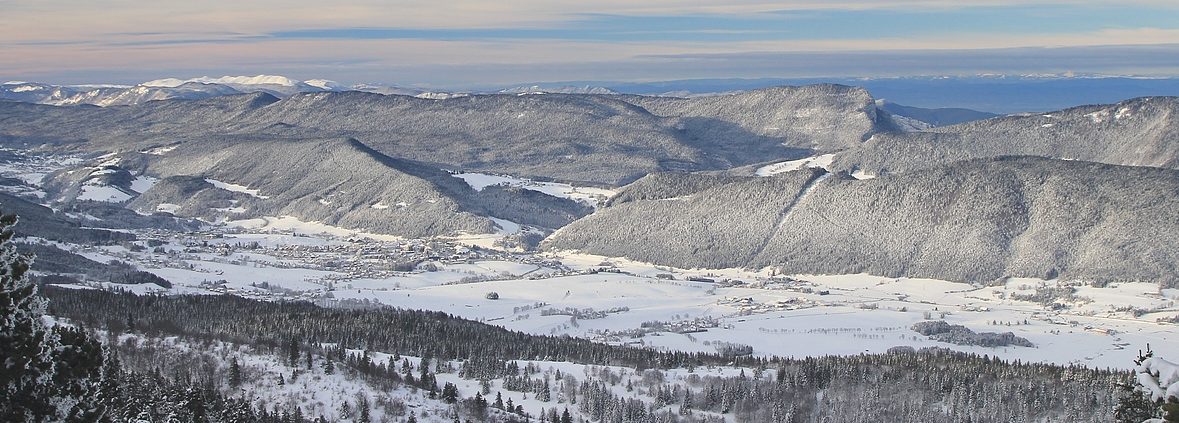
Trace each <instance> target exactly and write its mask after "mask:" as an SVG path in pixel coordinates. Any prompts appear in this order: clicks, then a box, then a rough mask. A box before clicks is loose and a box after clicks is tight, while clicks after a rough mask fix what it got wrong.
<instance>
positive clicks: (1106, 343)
mask: <svg viewBox="0 0 1179 423" xmlns="http://www.w3.org/2000/svg"><path fill="white" fill-rule="evenodd" d="M269 230H271V231H270V232H265V231H261V230H248V229H247V230H243V229H240V228H230V229H226V228H220V229H218V228H213V229H211V230H210V231H209V232H207V233H196V234H177V233H166V232H160V231H153V232H151V233H144V234H140V239H141V241H136V242H137V243H139V244H144V245H142V247H143V248H136V247H135V246H134V245H124V246H108V247H93V246H80V245H66V244H58V246H59V247H62V248H64V249H67V250H72V251H74V252H76V253H78V254H81V255H83V256H85V257H88V258H90V259H92V260H95V261H99V262H103V263H106V262H109V261H111V260H121V261H125V262H129V263H134V264H135V265H136V266H138V267H139V268H141V269H142V270H146V271H149V272H151V273H154V274H156V275H159V276H161V277H163V278H165V279H167V280H169V281H171V282H172V283H173V287H171V288H170V289H164V288H161V287H158V286H155V285H132V286H127V285H121V286H119V288H123V289H130V290H132V291H137V292H156V291H166V292H173V293H232V294H236V295H242V296H247V297H253V298H264V299H302V300H308V301H313V302H316V303H319V304H321V305H325V306H341V307H357V306H371V305H374V304H384V305H389V306H394V307H401V308H410V309H426V310H438V311H445V312H447V313H451V314H454V315H457V316H461V317H464V318H469V319H473V320H478V321H482V322H486V323H489V324H494V325H499V326H502V327H505V328H509V329H513V330H518V331H523V332H527V333H533V334H541V335H554V334H567V335H570V336H577V337H584V338H588V339H593V340H597V341H602V342H609V343H614V344H631V345H641V346H648V347H654V348H660V349H668V350H683V351H704V352H714V351H716V348H717V346H718V345H726V344H728V343H733V344H741V345H748V346H750V347H752V349H753V352H754V354H756V355H764V356H789V357H802V356H816V355H827V354H839V355H846V354H858V353H864V352H870V353H878V352H884V351H886V350H888V349H889V348H891V347H895V346H901V345H908V346H913V347H916V348H921V347H930V346H940V347H946V348H952V349H956V350H961V351H969V352H976V353H979V354H988V355H992V356H998V357H1002V358H1007V359H1020V360H1024V361H1037V362H1051V363H1059V364H1080V365H1085V366H1090V367H1098V368H1104V367H1112V368H1131V367H1132V366H1133V361H1132V360H1133V358H1134V357H1135V355H1136V354H1137V352H1138V350H1139V349H1143V348H1145V347H1146V344H1147V343H1149V344H1150V345H1151V347H1152V348H1154V349H1155V350H1160V351H1166V350H1176V349H1179V330H1177V329H1179V326H1176V324H1175V323H1168V322H1164V321H1160V320H1168V319H1170V320H1171V321H1174V319H1175V316H1177V315H1179V308H1177V307H1176V304H1175V301H1176V299H1179V290H1160V289H1159V288H1158V287H1157V286H1156V285H1153V284H1149V283H1120V284H1111V285H1109V286H1106V287H1101V288H1098V287H1091V286H1089V285H1087V284H1084V283H1081V282H1071V281H1057V280H1047V281H1045V280H1036V279H1011V280H1009V281H1007V283H1006V284H1005V285H1002V286H979V285H971V284H965V283H956V282H947V281H939V280H928V279H910V278H887V277H878V276H872V275H862V274H861V275H837V276H830V275H788V276H784V275H770V274H769V273H766V272H754V271H747V270H740V269H717V270H683V269H670V268H667V267H662V266H655V265H650V264H644V263H636V262H632V261H629V260H625V259H615V258H608V257H598V256H590V255H584V254H576V253H559V254H551V253H548V254H520V253H507V252H501V251H494V250H487V249H482V248H477V247H471V246H464V245H460V244H456V243H455V242H440V241H427V240H388V239H386V240H373V239H369V238H365V237H363V236H357V235H355V234H348V236H337V235H330V234H319V235H311V234H307V233H301V232H298V231H296V230H294V229H290V228H286V229H281V230H276V229H275V228H269ZM341 235H343V234H341ZM149 242H150V243H151V244H152V245H154V247H149V246H148V245H147V243H149ZM128 247H131V248H128ZM133 250H136V251H133ZM394 263H402V265H401V267H398V266H395V265H394ZM404 263H411V264H410V265H409V266H410V267H408V268H406V267H404V266H405V264H404ZM89 284H90V285H92V286H105V287H112V285H111V284H109V283H100V282H90V283H89ZM1059 287H1064V288H1063V290H1065V291H1069V292H1071V294H1069V295H1067V296H1064V297H1052V298H1049V299H1047V300H1043V299H1040V298H1039V297H1035V294H1036V292H1037V288H1040V289H1041V290H1043V291H1048V290H1047V288H1058V289H1057V291H1059V290H1060V289H1059ZM491 293H494V294H495V296H497V297H498V298H497V299H489V298H488V297H489V296H491V295H490V294H491ZM923 320H945V321H946V322H948V323H951V324H960V325H964V326H966V327H968V328H970V329H972V330H974V331H975V332H999V333H1003V332H1012V333H1014V334H1015V335H1017V336H1020V337H1024V338H1026V339H1028V340H1029V341H1031V342H1032V343H1033V344H1034V345H1035V347H1033V348H1028V347H1018V346H1007V347H997V348H989V347H981V346H963V345H954V344H949V343H944V342H938V341H933V340H930V339H928V338H927V337H925V336H922V335H920V334H918V333H917V332H915V331H913V330H911V329H910V327H911V326H912V325H913V324H914V323H917V322H920V321H923Z"/></svg>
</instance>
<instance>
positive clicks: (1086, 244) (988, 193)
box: [545, 157, 1179, 286]
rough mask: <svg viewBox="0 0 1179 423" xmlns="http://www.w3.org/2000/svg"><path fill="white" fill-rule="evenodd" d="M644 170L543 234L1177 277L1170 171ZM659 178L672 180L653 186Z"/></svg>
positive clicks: (859, 265)
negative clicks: (608, 197) (694, 175)
mask: <svg viewBox="0 0 1179 423" xmlns="http://www.w3.org/2000/svg"><path fill="white" fill-rule="evenodd" d="M825 173H826V172H824V171H822V170H819V169H810V170H799V171H795V172H786V173H782V174H780V175H776V176H772V177H760V178H759V177H746V178H736V177H730V178H727V179H713V180H712V182H711V183H705V184H700V185H699V187H700V188H701V189H698V190H696V191H692V190H689V189H684V188H685V187H690V186H691V184H687V183H685V182H683V181H681V180H682V179H684V178H676V177H670V178H663V179H662V180H663V181H666V183H665V184H660V183H659V182H658V181H657V180H655V179H652V182H644V181H645V180H647V179H648V178H644V180H640V181H639V182H638V183H636V184H635V185H637V187H636V188H635V189H639V190H641V192H642V194H641V195H635V194H632V193H631V192H630V191H631V190H632V188H631V187H626V188H623V189H622V190H621V191H620V192H619V194H618V195H617V196H616V197H615V198H614V199H613V200H612V201H611V202H610V205H609V206H608V207H605V208H603V209H600V210H599V211H598V212H596V213H594V214H593V215H590V216H589V217H586V218H583V219H581V220H578V221H577V222H574V223H573V224H571V225H569V226H566V227H564V228H562V229H561V230H560V231H558V232H556V233H555V234H554V235H553V236H551V237H550V238H549V239H548V240H546V241H545V245H547V247H548V248H550V249H554V250H566V249H574V250H582V251H586V252H590V253H594V254H600V255H605V256H625V257H630V258H633V259H637V260H642V261H646V262H652V263H658V264H665V265H672V266H677V267H682V268H694V267H701V268H725V267H747V268H753V269H762V268H766V267H774V268H778V269H781V272H785V273H816V274H843V273H859V272H866V273H870V274H875V275H885V276H910V277H930V278H937V279H944V280H955V281H974V282H983V283H986V282H991V281H994V280H996V279H998V278H1002V277H1007V276H1020V277H1041V278H1054V277H1057V276H1060V277H1063V278H1078V279H1082V280H1089V281H1101V282H1109V281H1124V280H1134V281H1146V282H1162V283H1165V284H1169V285H1171V286H1175V285H1179V280H1177V279H1176V271H1177V269H1176V268H1175V265H1174V263H1175V262H1177V261H1179V249H1177V248H1176V245H1179V224H1176V221H1175V219H1174V218H1173V216H1175V215H1176V213H1179V172H1177V171H1174V170H1168V169H1157V168H1144V167H1127V166H1110V165H1103V164H1096V163H1089V162H1080V161H1061V160H1050V159H1042V158H1030V157H1016V158H1002V159H994V160H975V161H970V162H961V163H954V164H949V165H943V166H940V167H935V168H932V169H928V170H923V171H915V172H909V173H904V174H897V175H891V176H882V177H879V178H875V179H868V180H856V179H853V178H851V177H850V176H846V175H844V176H839V177H828V178H821V176H820V175H823V174H825ZM661 185H662V186H665V187H666V191H667V194H665V195H660V194H659V191H660V189H659V187H660V186H661Z"/></svg>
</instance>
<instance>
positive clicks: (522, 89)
mask: <svg viewBox="0 0 1179 423" xmlns="http://www.w3.org/2000/svg"><path fill="white" fill-rule="evenodd" d="M499 93H500V94H618V92H617V91H614V90H611V89H609V88H606V87H596V86H591V85H583V86H573V85H561V86H555V87H550V86H544V85H528V86H519V87H512V88H505V89H502V90H499Z"/></svg>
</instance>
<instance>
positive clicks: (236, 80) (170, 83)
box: [139, 75, 299, 88]
mask: <svg viewBox="0 0 1179 423" xmlns="http://www.w3.org/2000/svg"><path fill="white" fill-rule="evenodd" d="M190 82H195V83H200V84H235V85H281V86H284V87H293V86H295V85H298V84H299V82H297V81H295V80H292V79H290V78H287V77H285V76H275V75H257V76H223V77H220V78H210V77H208V76H202V77H200V78H192V79H184V80H181V79H177V78H164V79H157V80H154V81H147V82H144V83H142V84H139V85H141V86H144V87H159V88H175V87H179V86H181V85H184V84H187V83H190Z"/></svg>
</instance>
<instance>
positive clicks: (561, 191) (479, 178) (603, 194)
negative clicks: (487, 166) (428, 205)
mask: <svg viewBox="0 0 1179 423" xmlns="http://www.w3.org/2000/svg"><path fill="white" fill-rule="evenodd" d="M454 177H456V178H459V179H462V180H463V181H465V182H466V183H467V185H470V186H471V188H474V189H475V191H482V190H483V189H484V188H487V187H489V186H492V185H501V184H502V185H508V186H512V187H517V188H523V189H527V190H532V191H538V192H542V193H545V194H548V195H551V196H553V197H558V198H568V199H570V200H574V201H581V202H584V203H586V204H589V205H590V206H593V207H594V208H597V207H598V205H599V204H601V203H602V202H604V201H605V200H606V199H609V198H610V197H613V196H614V194H615V191H614V190H611V189H606V188H595V187H579V186H573V185H569V184H563V183H557V182H537V181H533V180H530V179H524V178H516V177H512V176H505V175H491V174H486V173H476V172H461V173H455V174H454Z"/></svg>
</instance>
